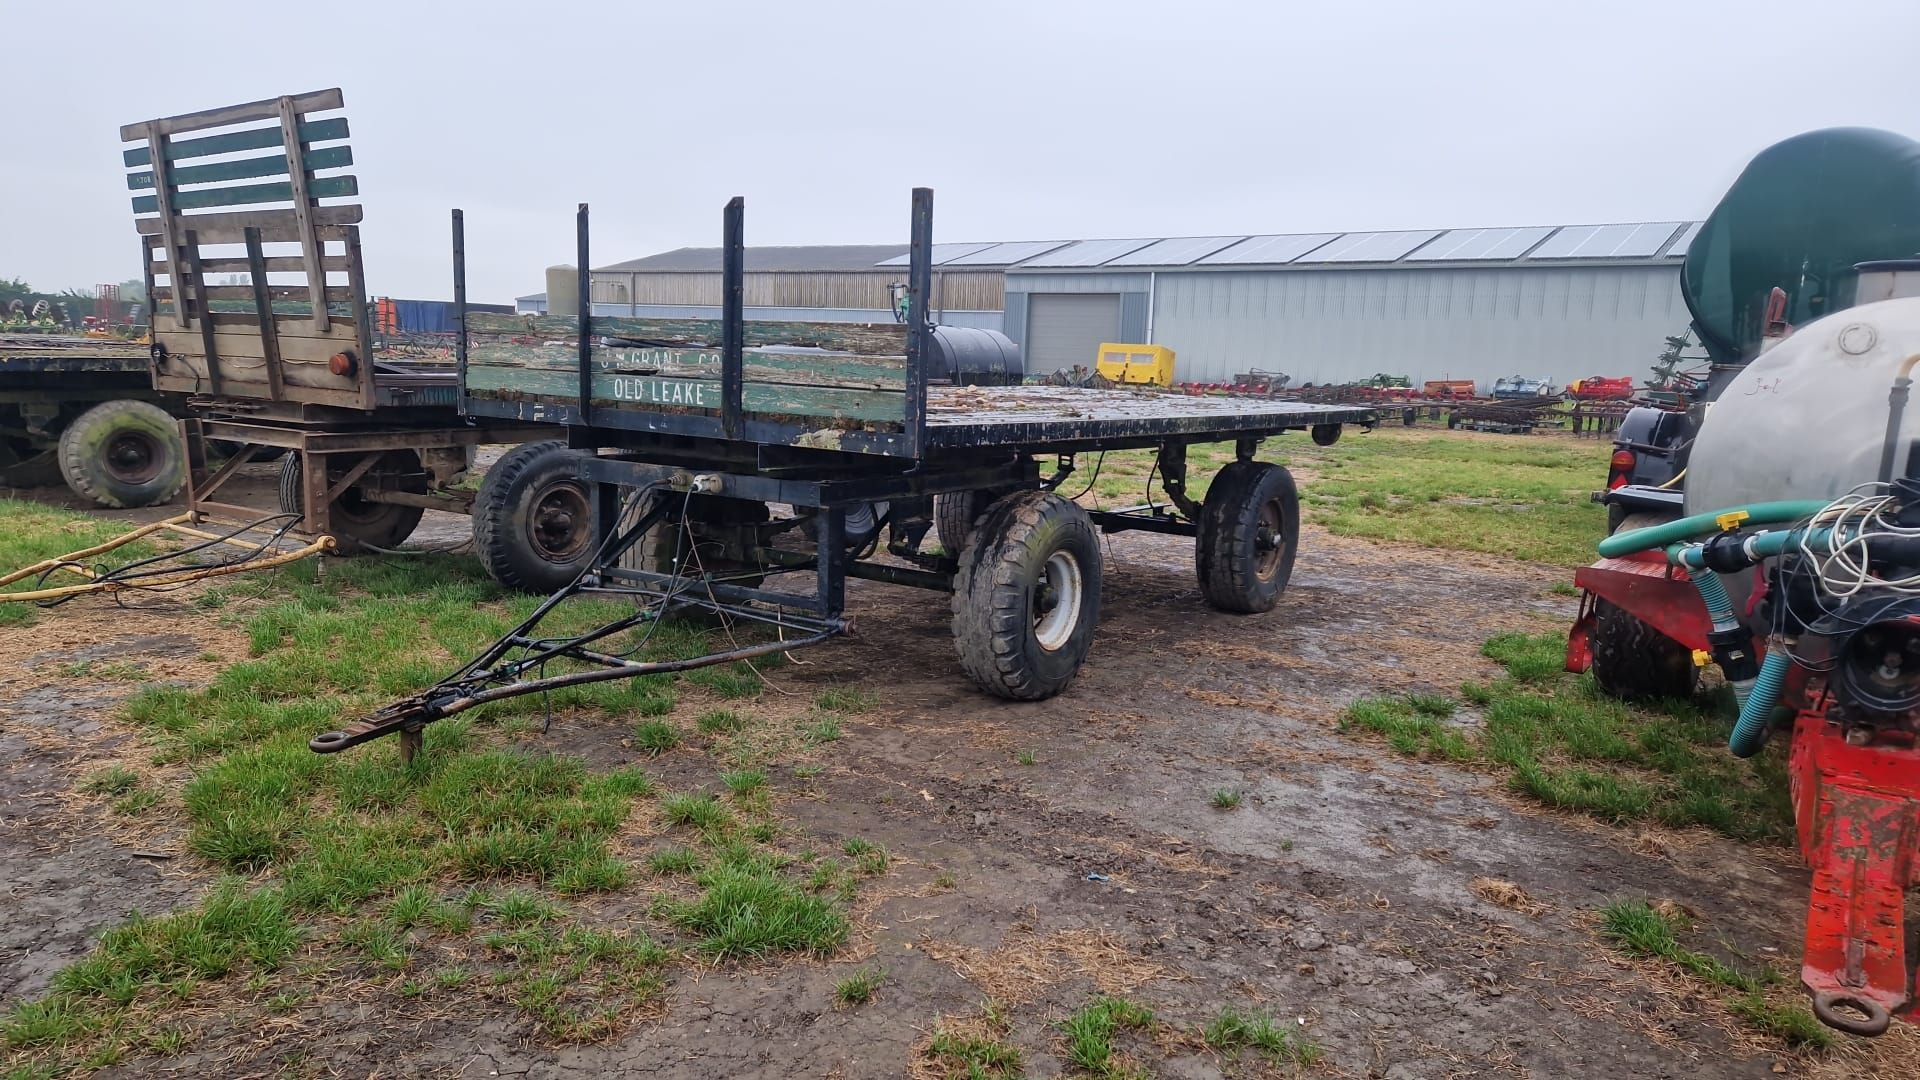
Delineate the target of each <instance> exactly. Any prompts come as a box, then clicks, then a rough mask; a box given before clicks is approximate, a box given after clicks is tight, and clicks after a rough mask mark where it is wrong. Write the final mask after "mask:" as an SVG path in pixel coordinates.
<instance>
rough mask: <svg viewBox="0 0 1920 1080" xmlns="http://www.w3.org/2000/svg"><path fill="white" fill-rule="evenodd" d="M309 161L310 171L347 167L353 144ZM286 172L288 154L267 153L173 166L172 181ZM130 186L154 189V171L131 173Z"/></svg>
mask: <svg viewBox="0 0 1920 1080" xmlns="http://www.w3.org/2000/svg"><path fill="white" fill-rule="evenodd" d="M306 161H307V171H308V172H309V173H316V172H320V171H322V170H324V169H344V168H346V167H347V166H349V165H351V164H353V147H351V146H328V147H323V148H321V149H319V150H309V151H307V155H306ZM285 175H287V156H286V155H285V154H268V155H266V156H265V157H253V158H242V159H241V160H239V161H216V162H214V163H213V164H211V165H182V166H181V167H180V168H178V169H175V170H173V183H174V186H175V187H178V186H180V185H182V184H212V183H217V182H219V181H222V180H246V179H250V178H252V177H255V176H285ZM127 187H128V189H129V190H132V191H149V190H152V188H153V173H151V172H137V173H128V174H127Z"/></svg>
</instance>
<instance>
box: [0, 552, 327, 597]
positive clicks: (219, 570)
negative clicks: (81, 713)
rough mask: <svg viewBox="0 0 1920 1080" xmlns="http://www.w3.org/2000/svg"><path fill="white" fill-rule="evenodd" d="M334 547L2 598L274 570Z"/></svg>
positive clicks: (180, 582) (76, 593) (135, 587)
mask: <svg viewBox="0 0 1920 1080" xmlns="http://www.w3.org/2000/svg"><path fill="white" fill-rule="evenodd" d="M113 546H118V545H113ZM333 547H334V543H333V537H331V536H322V537H320V538H318V539H316V540H315V541H314V542H313V543H311V544H308V545H307V546H305V547H302V548H296V549H294V550H292V551H288V552H283V553H281V554H279V555H272V556H269V557H267V558H264V559H250V560H248V561H246V562H239V563H227V564H224V565H221V566H197V567H194V568H193V569H191V570H177V571H175V572H173V573H171V574H156V575H154V576H153V577H148V578H141V579H140V580H139V581H115V580H113V579H112V578H108V579H106V580H104V581H89V582H87V583H86V584H85V585H62V586H60V587H58V588H53V589H34V590H32V591H29V592H12V593H0V601H5V600H16V601H34V600H57V599H61V598H63V597H69V596H82V595H85V594H86V593H117V592H128V591H132V590H139V589H153V588H159V587H162V586H166V585H185V584H188V583H189V582H194V581H202V580H205V579H207V578H215V577H223V576H225V575H227V574H241V573H245V572H247V571H249V570H271V569H273V568H274V567H276V566H285V565H287V564H288V563H294V562H299V561H300V560H301V559H305V558H308V557H309V556H313V555H319V554H321V553H323V552H328V551H332V550H333ZM8 580H10V581H13V580H18V578H17V577H15V578H9V579H8Z"/></svg>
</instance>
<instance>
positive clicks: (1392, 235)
mask: <svg viewBox="0 0 1920 1080" xmlns="http://www.w3.org/2000/svg"><path fill="white" fill-rule="evenodd" d="M1439 235H1440V233H1439V231H1438V230H1434V229H1428V230H1426V231H1424V232H1361V233H1347V234H1345V235H1344V236H1342V237H1340V239H1338V240H1335V241H1334V242H1333V243H1331V244H1328V245H1326V246H1325V247H1321V248H1318V249H1316V250H1314V251H1310V252H1308V253H1307V254H1305V255H1302V256H1301V257H1300V258H1298V259H1296V260H1294V261H1296V262H1303V263H1330V262H1392V261H1393V260H1395V259H1398V258H1400V257H1401V256H1402V255H1405V254H1406V253H1407V252H1409V251H1412V250H1413V249H1414V248H1417V247H1419V246H1420V245H1421V244H1424V243H1426V242H1427V241H1429V240H1431V239H1433V238H1434V237H1436V236H1439Z"/></svg>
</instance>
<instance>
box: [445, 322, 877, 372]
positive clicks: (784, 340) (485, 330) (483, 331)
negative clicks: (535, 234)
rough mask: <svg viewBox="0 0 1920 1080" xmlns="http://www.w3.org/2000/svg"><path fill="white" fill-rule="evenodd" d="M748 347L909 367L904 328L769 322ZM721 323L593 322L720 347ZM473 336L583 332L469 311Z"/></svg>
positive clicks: (615, 332) (756, 329) (645, 338)
mask: <svg viewBox="0 0 1920 1080" xmlns="http://www.w3.org/2000/svg"><path fill="white" fill-rule="evenodd" d="M744 329H745V331H746V345H747V346H748V347H749V348H751V347H754V346H760V345H785V346H789V347H793V348H805V349H825V350H828V351H830V352H843V353H853V354H855V355H858V356H862V357H866V358H868V359H869V360H870V361H872V362H875V363H885V364H888V365H890V366H894V367H899V368H901V369H902V370H904V369H905V367H906V354H907V328H906V327H905V326H903V325H901V324H899V323H825V322H767V321H760V320H753V321H750V322H748V323H746V324H745V325H744ZM720 331H721V326H720V320H718V319H623V318H614V317H608V316H604V315H596V316H594V317H593V325H592V327H591V333H592V334H593V335H594V336H595V337H606V338H613V339H622V340H626V341H631V342H635V343H659V344H670V345H690V346H703V347H707V348H714V347H717V346H719V344H720ZM467 332H468V334H469V336H470V337H472V338H476V339H481V338H484V339H488V340H495V339H511V340H515V341H525V342H536V343H538V342H562V343H565V342H572V341H575V340H576V339H577V338H578V336H579V332H580V320H579V318H578V316H574V315H503V314H498V313H493V312H480V311H474V312H468V313H467Z"/></svg>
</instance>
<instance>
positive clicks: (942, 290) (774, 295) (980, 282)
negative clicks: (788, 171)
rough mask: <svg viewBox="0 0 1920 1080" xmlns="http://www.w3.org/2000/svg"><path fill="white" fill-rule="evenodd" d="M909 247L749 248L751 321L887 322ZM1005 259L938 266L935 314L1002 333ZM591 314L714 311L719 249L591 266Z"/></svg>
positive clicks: (942, 250)
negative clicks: (892, 289) (891, 294)
mask: <svg viewBox="0 0 1920 1080" xmlns="http://www.w3.org/2000/svg"><path fill="white" fill-rule="evenodd" d="M994 246H996V245H991V244H936V245H935V258H936V260H940V259H941V257H942V256H945V258H946V259H948V260H951V259H953V258H957V257H959V256H962V255H968V254H976V253H979V252H981V251H983V250H985V249H987V248H990V247H994ZM906 251H907V246H906V245H905V244H840V245H813V246H791V247H749V248H747V250H746V276H745V282H744V285H745V289H744V293H745V295H744V302H745V306H746V317H747V318H749V319H811V320H825V321H834V322H891V321H893V311H892V308H891V306H890V300H889V297H888V294H887V286H888V285H890V284H894V283H897V282H905V281H906V276H907V267H906V261H907V260H906ZM1005 278H1006V264H1005V263H994V262H979V261H976V262H973V263H968V264H965V265H959V266H945V265H941V266H938V267H937V268H936V270H935V272H934V277H933V305H932V306H933V309H934V312H935V316H936V318H938V319H940V321H942V322H946V323H950V324H953V325H957V326H984V327H988V328H990V329H994V330H998V329H1000V312H1001V308H1002V306H1003V302H1004V301H1003V295H1004V285H1003V282H1004V281H1005ZM593 303H594V310H595V311H596V312H598V313H600V314H606V315H628V316H638V317H648V316H652V317H660V318H688V317H692V318H699V317H717V316H718V315H719V312H720V249H719V248H680V249H677V250H675V251H668V252H663V253H661V254H659V255H650V256H648V257H646V258H644V259H632V260H629V261H627V262H623V263H615V264H614V265H612V266H603V267H600V268H598V269H596V270H594V271H593Z"/></svg>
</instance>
